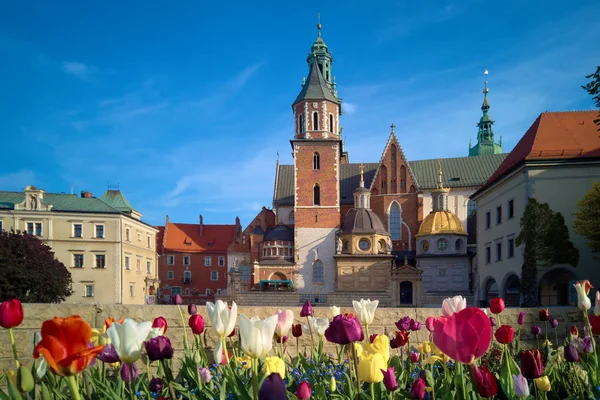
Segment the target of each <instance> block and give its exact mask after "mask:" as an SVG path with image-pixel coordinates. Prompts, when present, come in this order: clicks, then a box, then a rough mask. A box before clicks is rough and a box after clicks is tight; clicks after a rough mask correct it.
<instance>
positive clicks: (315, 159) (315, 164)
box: [313, 152, 321, 169]
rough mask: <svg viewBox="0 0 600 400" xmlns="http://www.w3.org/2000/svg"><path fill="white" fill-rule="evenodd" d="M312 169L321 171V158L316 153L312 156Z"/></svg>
mask: <svg viewBox="0 0 600 400" xmlns="http://www.w3.org/2000/svg"><path fill="white" fill-rule="evenodd" d="M313 169H321V156H320V155H319V153H317V152H315V154H314V155H313Z"/></svg>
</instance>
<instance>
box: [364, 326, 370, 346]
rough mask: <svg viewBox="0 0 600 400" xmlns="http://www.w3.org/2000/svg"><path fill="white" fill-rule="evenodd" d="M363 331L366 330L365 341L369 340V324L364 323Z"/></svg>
mask: <svg viewBox="0 0 600 400" xmlns="http://www.w3.org/2000/svg"><path fill="white" fill-rule="evenodd" d="M365 331H366V332H367V337H366V338H367V343H370V342H371V337H370V336H369V325H368V324H365Z"/></svg>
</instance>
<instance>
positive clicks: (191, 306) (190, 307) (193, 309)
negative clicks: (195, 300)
mask: <svg viewBox="0 0 600 400" xmlns="http://www.w3.org/2000/svg"><path fill="white" fill-rule="evenodd" d="M188 314H190V315H196V314H198V310H197V309H196V305H195V304H188Z"/></svg>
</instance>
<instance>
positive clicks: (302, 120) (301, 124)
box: [298, 114, 304, 133]
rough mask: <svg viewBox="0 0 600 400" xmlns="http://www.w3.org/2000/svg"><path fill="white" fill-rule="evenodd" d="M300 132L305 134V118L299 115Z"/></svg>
mask: <svg viewBox="0 0 600 400" xmlns="http://www.w3.org/2000/svg"><path fill="white" fill-rule="evenodd" d="M298 132H299V133H302V132H304V116H303V115H302V114H300V115H298Z"/></svg>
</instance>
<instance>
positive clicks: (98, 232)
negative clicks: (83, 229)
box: [96, 225, 104, 239]
mask: <svg viewBox="0 0 600 400" xmlns="http://www.w3.org/2000/svg"><path fill="white" fill-rule="evenodd" d="M96 238H97V239H103V238H104V225H96Z"/></svg>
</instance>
